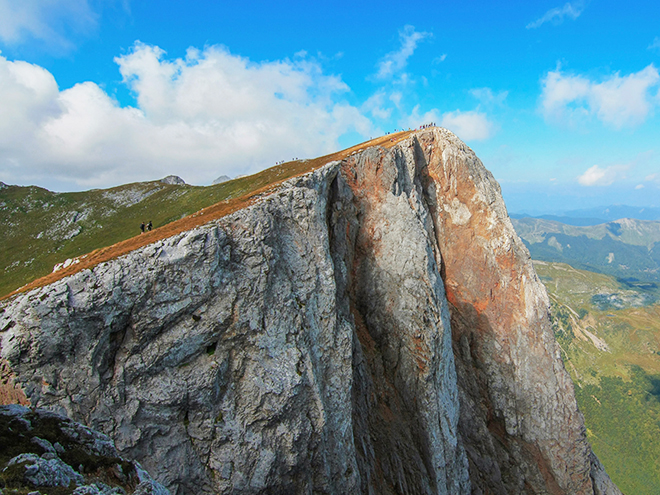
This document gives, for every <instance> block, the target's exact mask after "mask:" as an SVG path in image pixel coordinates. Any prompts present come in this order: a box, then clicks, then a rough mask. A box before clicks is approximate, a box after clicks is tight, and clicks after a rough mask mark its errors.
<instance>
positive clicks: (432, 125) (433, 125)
mask: <svg viewBox="0 0 660 495" xmlns="http://www.w3.org/2000/svg"><path fill="white" fill-rule="evenodd" d="M429 127H435V122H431V123H430V124H422V125H420V126H419V127H418V128H417V129H415V130H416V131H421V130H422V129H428V128H429ZM408 130H409V131H412V129H411V128H410V127H408ZM403 131H405V129H401V130H399V129H394V131H393V132H403ZM389 134H392V132H386V133H385V135H386V136H387V135H389ZM371 139H373V138H371Z"/></svg>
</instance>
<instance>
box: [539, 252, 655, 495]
mask: <svg viewBox="0 0 660 495" xmlns="http://www.w3.org/2000/svg"><path fill="white" fill-rule="evenodd" d="M535 266H536V270H537V273H538V274H539V276H540V277H541V279H542V280H543V282H544V283H545V285H546V287H547V288H548V292H549V294H550V298H551V301H552V315H553V325H554V330H555V335H556V337H557V341H558V342H559V345H560V346H561V351H562V357H563V359H564V363H565V365H566V369H567V370H568V371H569V373H570V374H571V377H572V378H573V382H574V383H575V392H576V397H577V400H578V403H579V406H580V409H581V410H582V412H583V413H584V416H585V422H586V425H587V434H588V437H589V441H590V442H591V445H592V447H593V449H594V452H595V453H596V454H597V455H598V457H599V458H600V460H601V461H602V462H603V464H604V466H605V468H606V470H607V472H608V474H609V475H610V476H611V478H612V480H613V481H614V482H615V483H616V484H617V485H618V486H619V487H620V488H621V489H622V491H623V492H624V493H634V494H658V493H660V305H658V304H651V305H649V304H647V302H648V293H647V292H646V291H644V290H641V289H639V288H635V287H630V286H628V285H625V284H621V283H620V282H619V281H617V280H616V279H615V278H614V277H611V276H608V275H603V274H599V273H594V272H589V271H585V270H577V269H575V268H573V267H571V266H569V265H567V264H564V263H549V262H543V261H536V262H535Z"/></svg>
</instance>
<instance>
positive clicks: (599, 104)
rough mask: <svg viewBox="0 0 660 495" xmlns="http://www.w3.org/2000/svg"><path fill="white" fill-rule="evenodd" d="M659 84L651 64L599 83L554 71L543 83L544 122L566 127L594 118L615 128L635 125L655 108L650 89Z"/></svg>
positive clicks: (656, 102) (615, 75)
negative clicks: (558, 123)
mask: <svg viewBox="0 0 660 495" xmlns="http://www.w3.org/2000/svg"><path fill="white" fill-rule="evenodd" d="M659 83H660V74H658V70H657V69H656V68H655V66H654V65H653V64H651V65H649V66H648V67H646V68H644V69H642V70H640V71H639V72H634V73H632V74H628V75H625V76H622V75H620V74H619V73H616V74H613V75H611V76H610V77H608V78H606V79H604V80H602V81H600V82H596V81H592V80H591V79H589V78H587V77H585V76H580V75H568V74H564V73H562V72H561V71H560V70H559V69H557V70H555V71H551V72H549V73H548V74H547V75H546V76H545V78H544V79H543V81H542V85H543V89H542V93H541V104H540V109H541V112H542V113H543V115H544V116H545V117H546V119H548V120H553V121H557V122H564V123H568V124H572V123H575V122H578V121H580V120H584V119H587V118H589V117H591V116H595V117H596V118H598V119H599V120H600V121H602V122H603V123H605V124H607V125H609V126H612V127H614V128H616V129H620V128H622V127H626V126H635V125H638V124H641V123H642V122H644V120H646V118H647V116H648V115H649V114H650V113H651V111H652V110H653V108H654V107H655V106H656V105H658V103H659V102H658V98H657V96H656V97H654V95H653V94H652V91H651V90H652V89H654V88H657V87H658V84H659ZM656 93H657V92H656Z"/></svg>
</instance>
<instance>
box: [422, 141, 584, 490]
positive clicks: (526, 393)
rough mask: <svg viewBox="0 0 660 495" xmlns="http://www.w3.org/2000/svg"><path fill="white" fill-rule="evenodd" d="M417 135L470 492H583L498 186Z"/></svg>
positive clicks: (570, 431) (469, 160)
mask: <svg viewBox="0 0 660 495" xmlns="http://www.w3.org/2000/svg"><path fill="white" fill-rule="evenodd" d="M418 139H419V145H420V146H421V149H422V150H423V152H424V154H425V156H426V157H427V160H428V164H429V165H428V183H427V184H428V187H427V193H428V194H429V196H431V197H432V198H433V201H430V203H431V204H433V205H434V210H435V212H434V213H435V215H434V216H435V226H436V232H437V238H438V245H439V246H440V251H441V253H442V257H443V263H444V266H443V273H444V281H445V286H446V291H447V297H448V300H449V302H450V305H451V312H452V333H453V341H454V353H455V357H456V362H457V364H456V365H457V372H458V375H459V388H460V390H461V421H460V425H459V430H460V434H461V436H462V438H463V441H464V443H465V446H466V449H467V451H468V457H469V459H470V468H471V469H470V475H471V478H472V482H473V485H475V486H477V487H481V489H482V490H483V491H484V493H503V494H504V493H525V492H527V493H544V492H548V493H571V494H581V493H594V491H593V488H592V481H591V478H590V464H589V452H590V447H589V445H588V443H587V440H586V437H585V429H584V424H583V418H582V415H581V414H580V413H579V411H578V409H577V404H576V401H575V397H574V390H573V384H572V382H571V380H570V377H569V375H568V374H567V373H566V371H565V369H564V366H563V363H562V361H561V359H560V355H559V352H558V347H557V344H556V342H555V339H554V336H553V333H552V329H551V325H550V321H549V314H548V308H549V301H548V297H547V293H546V291H545V288H544V287H543V285H542V284H541V282H540V280H539V279H538V277H537V276H536V273H535V272H534V269H533V267H532V263H531V260H530V256H529V253H528V251H527V249H526V248H525V246H524V245H523V244H522V242H521V241H520V240H519V238H518V236H517V235H516V234H515V232H514V230H513V227H512V225H511V222H510V220H509V217H508V215H507V212H506V208H505V206H504V202H503V200H502V196H501V193H500V188H499V185H498V184H497V182H496V181H495V180H494V178H493V177H492V175H491V174H490V172H488V171H487V170H486V169H485V168H484V166H483V165H482V164H481V161H480V160H479V159H478V158H477V157H476V156H475V154H474V153H473V151H472V150H471V149H469V148H468V147H467V146H465V145H464V144H463V143H462V142H460V141H459V140H458V139H457V138H456V137H455V136H454V135H453V134H451V133H450V132H448V131H445V130H444V129H436V130H434V131H433V132H427V133H424V134H422V135H420V136H419V137H418Z"/></svg>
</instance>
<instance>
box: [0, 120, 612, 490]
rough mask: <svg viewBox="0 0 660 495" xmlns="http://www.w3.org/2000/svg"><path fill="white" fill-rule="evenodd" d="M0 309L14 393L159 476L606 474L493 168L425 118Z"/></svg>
mask: <svg viewBox="0 0 660 495" xmlns="http://www.w3.org/2000/svg"><path fill="white" fill-rule="evenodd" d="M0 329H5V330H4V331H2V332H0V346H1V348H0V358H1V359H3V360H4V362H6V363H7V365H8V366H9V367H10V368H11V373H12V376H15V377H16V378H15V380H18V382H20V384H21V385H22V390H23V392H24V394H25V396H26V397H27V398H28V399H29V400H30V401H31V403H32V404H33V405H37V406H39V407H47V408H49V409H51V410H55V411H59V412H62V413H66V414H67V415H68V416H70V417H72V418H74V419H76V420H79V421H82V422H84V423H86V424H88V425H90V426H92V427H94V428H96V429H98V430H101V431H103V432H104V433H106V434H108V435H109V436H110V437H112V438H113V440H114V441H115V444H116V446H117V448H118V450H119V451H120V452H121V453H122V455H126V456H130V457H133V458H136V459H138V460H139V461H140V462H141V463H142V464H143V465H144V466H145V468H147V469H148V470H149V472H151V473H152V474H153V475H154V476H155V478H156V479H157V480H158V481H160V482H161V483H163V484H164V485H165V486H167V487H168V488H169V489H170V490H171V491H172V492H173V493H177V494H184V493H185V494H187V493H246V494H247V493H317V492H318V493H329V494H331V493H337V494H342V493H379V494H394V493H401V494H404V493H405V494H426V493H429V494H431V493H434V494H468V493H475V494H478V493H502V494H504V493H512V494H515V493H539V494H540V493H565V494H593V493H601V492H602V490H605V491H604V492H603V493H611V494H615V493H618V491H617V490H616V487H614V485H613V484H611V481H609V478H608V477H607V474H606V473H605V472H604V470H602V467H601V468H595V467H594V466H597V459H595V456H593V454H592V453H591V449H590V447H589V445H588V443H587V441H586V437H585V429H584V423H583V419H582V416H581V414H580V413H579V411H578V409H577V405H576V402H575V397H574V394H573V386H572V383H571V381H570V378H569V377H568V375H567V373H566V371H565V370H564V368H563V365H562V362H561V359H560V357H559V353H558V348H557V345H556V343H555V341H554V337H553V334H552V332H551V329H550V324H549V319H548V298H547V295H546V292H545V289H544V288H543V286H542V285H541V283H540V281H539V279H538V278H537V277H536V275H535V273H534V270H533V267H532V264H531V261H530V259H529V254H528V252H527V250H526V249H525V247H524V245H523V244H522V243H521V242H520V240H519V239H518V237H517V236H516V234H515V232H514V231H513V228H512V226H511V223H510V221H509V219H508V216H507V213H506V209H505V207H504V203H503V201H502V198H501V194H500V191H499V186H498V185H497V183H496V182H495V181H494V179H493V177H492V175H491V174H490V173H489V172H488V171H487V170H486V169H485V168H484V167H483V165H482V164H481V162H480V161H479V160H478V159H477V157H476V156H475V155H474V153H473V152H472V150H470V149H469V148H468V147H467V146H465V144H463V143H462V142H461V141H460V140H458V138H456V136H454V135H453V134H451V133H450V132H449V131H446V130H444V129H429V130H426V131H422V132H417V133H415V134H413V135H411V136H410V137H409V138H407V139H406V140H404V141H402V142H400V143H397V144H395V145H393V146H392V147H391V148H390V149H385V148H367V149H365V150H363V151H361V152H359V153H355V154H353V155H351V156H350V157H349V158H347V159H346V160H344V161H342V162H333V163H329V164H327V165H325V166H324V167H321V168H320V169H318V170H316V171H314V172H310V173H308V174H306V175H303V176H301V177H297V178H294V179H292V180H290V181H288V182H286V183H284V184H283V185H282V186H281V187H279V188H278V189H277V190H275V192H273V193H272V194H270V195H267V196H264V197H262V198H261V199H260V200H259V201H258V202H257V203H254V204H253V205H252V206H250V207H248V208H245V209H243V210H241V211H238V212H236V213H234V214H232V215H229V216H227V217H224V218H222V219H220V220H218V221H215V222H213V223H210V224H207V225H205V226H202V227H199V228H196V229H194V230H191V231H188V232H184V233H182V234H179V235H176V236H174V237H172V238H169V239H166V240H163V241H159V242H156V243H154V244H152V245H149V246H147V247H145V248H142V249H140V250H137V251H134V252H132V253H130V254H128V255H126V256H124V257H121V258H118V259H116V260H113V261H111V262H108V263H104V264H101V265H99V266H97V267H95V268H94V269H92V270H84V271H81V272H79V273H78V274H76V275H73V276H71V277H68V278H66V279H64V280H61V281H60V282H56V283H54V284H52V285H49V286H47V287H43V288H40V289H36V290H33V291H31V292H29V293H26V294H20V295H18V296H16V297H14V298H13V299H11V300H10V301H7V302H5V303H3V305H2V310H1V312H0ZM598 465H599V464H598ZM598 490H601V492H599V491H598Z"/></svg>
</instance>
